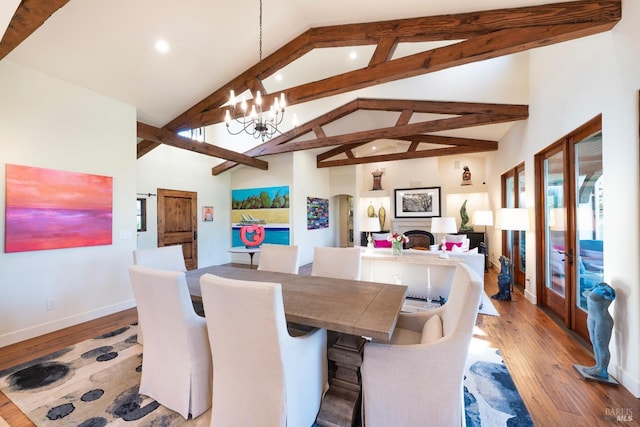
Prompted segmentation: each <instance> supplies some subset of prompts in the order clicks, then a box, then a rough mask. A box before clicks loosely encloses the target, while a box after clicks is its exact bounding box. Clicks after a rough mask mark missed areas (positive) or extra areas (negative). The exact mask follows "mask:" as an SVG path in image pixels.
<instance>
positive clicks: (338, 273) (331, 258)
mask: <svg viewBox="0 0 640 427" xmlns="http://www.w3.org/2000/svg"><path fill="white" fill-rule="evenodd" d="M361 265H362V251H361V250H360V248H357V247H354V248H330V247H323V246H316V247H315V248H314V251H313V265H312V266H311V275H312V276H323V277H332V278H334V279H351V280H360V272H361Z"/></svg>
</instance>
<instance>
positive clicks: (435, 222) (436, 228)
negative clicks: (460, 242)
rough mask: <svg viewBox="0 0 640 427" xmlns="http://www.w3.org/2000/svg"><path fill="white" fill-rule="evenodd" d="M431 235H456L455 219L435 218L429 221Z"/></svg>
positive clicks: (449, 217)
mask: <svg viewBox="0 0 640 427" xmlns="http://www.w3.org/2000/svg"><path fill="white" fill-rule="evenodd" d="M431 232H432V233H443V234H450V233H457V232H458V228H457V226H456V219H455V218H454V217H452V216H443V217H435V218H432V219H431Z"/></svg>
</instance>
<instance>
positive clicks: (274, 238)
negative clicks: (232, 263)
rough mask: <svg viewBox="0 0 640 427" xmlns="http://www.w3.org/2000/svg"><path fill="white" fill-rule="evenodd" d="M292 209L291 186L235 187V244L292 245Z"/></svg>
mask: <svg viewBox="0 0 640 427" xmlns="http://www.w3.org/2000/svg"><path fill="white" fill-rule="evenodd" d="M289 211H290V200H289V187H288V186H280V187H260V188H245V189H237V190H231V224H232V225H231V231H232V233H231V239H232V241H231V244H232V246H245V247H250V246H259V245H260V244H262V243H271V244H277V245H288V244H289V242H290V235H291V226H290V213H289ZM243 237H244V238H243Z"/></svg>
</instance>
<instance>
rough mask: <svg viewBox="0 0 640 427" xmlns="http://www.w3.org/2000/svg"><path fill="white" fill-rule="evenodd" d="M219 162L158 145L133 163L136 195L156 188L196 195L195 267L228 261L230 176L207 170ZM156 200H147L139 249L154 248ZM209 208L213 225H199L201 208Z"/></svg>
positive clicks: (200, 223)
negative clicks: (196, 249)
mask: <svg viewBox="0 0 640 427" xmlns="http://www.w3.org/2000/svg"><path fill="white" fill-rule="evenodd" d="M221 162H222V161H221V160H220V159H217V158H215V157H210V156H203V155H201V154H197V153H194V152H191V151H187V150H182V149H178V148H174V147H170V146H167V145H161V146H159V147H157V148H155V149H154V150H152V151H151V152H149V153H147V154H145V155H144V156H142V157H141V158H140V159H139V160H138V163H137V169H138V170H137V192H138V193H144V194H148V193H152V194H157V190H158V188H164V189H168V190H180V191H194V192H196V193H198V196H197V197H198V207H197V209H198V267H206V266H209V265H218V264H224V263H227V262H229V261H230V259H231V258H230V255H229V252H227V249H228V248H229V247H230V246H231V226H230V221H231V210H230V205H231V190H230V189H229V182H230V174H229V173H223V174H220V175H217V176H213V175H212V174H211V169H212V168H213V167H214V166H216V165H217V164H219V163H221ZM157 202H158V199H157V197H153V196H152V197H147V231H146V232H140V233H138V247H139V248H154V247H157V246H158V229H157V227H158V204H157ZM203 206H213V209H214V211H213V215H214V218H213V221H212V222H204V221H202V207H203Z"/></svg>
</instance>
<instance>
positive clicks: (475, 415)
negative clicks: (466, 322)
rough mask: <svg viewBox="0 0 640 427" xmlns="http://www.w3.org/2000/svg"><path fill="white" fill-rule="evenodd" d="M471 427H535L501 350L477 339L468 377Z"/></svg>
mask: <svg viewBox="0 0 640 427" xmlns="http://www.w3.org/2000/svg"><path fill="white" fill-rule="evenodd" d="M464 404H465V413H466V418H467V426H468V427H480V426H482V427H498V426H514V427H515V426H517V427H527V426H533V422H532V421H531V416H530V415H529V411H528V410H527V408H526V406H525V405H524V402H523V401H522V398H521V397H520V393H518V389H517V388H516V385H515V384H514V382H513V379H512V378H511V374H509V370H508V369H507V367H506V365H505V364H504V360H503V359H502V355H501V354H500V350H498V349H496V348H492V347H488V346H486V345H485V342H484V341H482V340H480V339H477V338H473V339H472V341H471V346H470V349H469V356H468V358H467V369H466V372H465V378H464Z"/></svg>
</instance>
